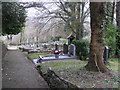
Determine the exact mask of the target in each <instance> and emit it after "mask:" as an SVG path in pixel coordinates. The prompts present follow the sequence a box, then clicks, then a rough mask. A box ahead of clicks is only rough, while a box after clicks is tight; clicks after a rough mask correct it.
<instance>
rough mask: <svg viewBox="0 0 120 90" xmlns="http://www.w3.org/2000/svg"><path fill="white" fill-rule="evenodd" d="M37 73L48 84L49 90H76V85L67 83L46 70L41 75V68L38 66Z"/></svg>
mask: <svg viewBox="0 0 120 90" xmlns="http://www.w3.org/2000/svg"><path fill="white" fill-rule="evenodd" d="M37 69H38V72H39V73H40V75H41V76H42V77H43V78H44V79H45V81H46V82H47V83H48V85H49V87H50V88H78V87H77V86H76V85H74V84H72V83H70V82H68V81H67V80H65V79H63V78H61V77H60V76H58V75H57V74H56V73H55V72H54V71H52V70H50V69H48V71H47V72H46V73H43V72H42V70H41V67H40V66H39V67H38V68H37Z"/></svg>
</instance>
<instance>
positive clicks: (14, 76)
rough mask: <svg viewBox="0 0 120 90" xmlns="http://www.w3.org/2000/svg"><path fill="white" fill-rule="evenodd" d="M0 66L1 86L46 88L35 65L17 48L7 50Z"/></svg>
mask: <svg viewBox="0 0 120 90" xmlns="http://www.w3.org/2000/svg"><path fill="white" fill-rule="evenodd" d="M2 66H3V72H2V77H3V78H2V87H3V88H48V85H47V83H46V82H45V81H44V79H43V78H42V77H41V76H40V75H39V73H38V72H37V70H36V69H35V65H34V64H33V63H32V62H31V61H29V60H28V59H27V58H26V57H25V55H24V54H23V53H22V52H21V51H19V50H9V51H8V52H7V54H6V56H5V58H4V59H3V62H2Z"/></svg>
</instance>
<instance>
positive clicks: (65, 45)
mask: <svg viewBox="0 0 120 90" xmlns="http://www.w3.org/2000/svg"><path fill="white" fill-rule="evenodd" d="M63 53H64V54H68V45H67V44H63Z"/></svg>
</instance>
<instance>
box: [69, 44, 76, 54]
mask: <svg viewBox="0 0 120 90" xmlns="http://www.w3.org/2000/svg"><path fill="white" fill-rule="evenodd" d="M69 55H70V56H76V47H75V45H74V44H71V45H70V46H69Z"/></svg>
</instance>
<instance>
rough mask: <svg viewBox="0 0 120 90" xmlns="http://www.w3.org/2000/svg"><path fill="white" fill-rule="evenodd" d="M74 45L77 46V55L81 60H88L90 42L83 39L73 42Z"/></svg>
mask: <svg viewBox="0 0 120 90" xmlns="http://www.w3.org/2000/svg"><path fill="white" fill-rule="evenodd" d="M72 43H73V44H75V46H76V55H77V56H79V58H80V59H81V60H86V58H87V57H88V46H89V43H88V41H87V40H83V39H81V40H73V41H72Z"/></svg>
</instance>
